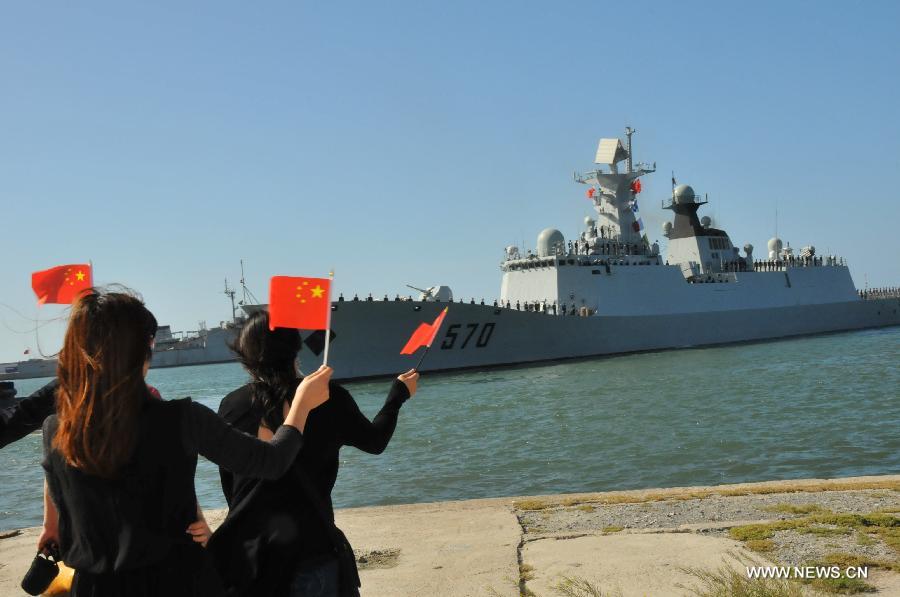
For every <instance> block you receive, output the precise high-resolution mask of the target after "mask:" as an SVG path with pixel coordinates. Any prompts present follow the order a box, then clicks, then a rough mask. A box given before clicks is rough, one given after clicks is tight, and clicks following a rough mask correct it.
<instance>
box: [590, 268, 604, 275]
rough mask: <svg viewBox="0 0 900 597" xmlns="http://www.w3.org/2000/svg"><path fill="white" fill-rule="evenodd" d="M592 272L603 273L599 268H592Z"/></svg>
mask: <svg viewBox="0 0 900 597" xmlns="http://www.w3.org/2000/svg"><path fill="white" fill-rule="evenodd" d="M591 273H592V274H601V273H603V272H601V271H600V270H599V269H592V270H591Z"/></svg>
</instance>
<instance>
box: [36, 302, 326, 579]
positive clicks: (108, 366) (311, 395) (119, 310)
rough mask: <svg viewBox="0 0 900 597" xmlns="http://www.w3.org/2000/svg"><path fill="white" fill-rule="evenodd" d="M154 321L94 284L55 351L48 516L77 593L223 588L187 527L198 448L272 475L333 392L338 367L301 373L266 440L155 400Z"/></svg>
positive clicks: (46, 538) (179, 404) (201, 411)
mask: <svg viewBox="0 0 900 597" xmlns="http://www.w3.org/2000/svg"><path fill="white" fill-rule="evenodd" d="M155 334H156V319H155V318H154V317H153V315H152V314H151V313H150V311H148V310H147V308H146V307H144V305H143V303H142V302H141V300H140V299H139V298H137V297H136V296H134V295H133V294H131V293H129V292H104V291H100V290H96V289H91V290H90V291H88V292H87V293H86V294H84V295H82V296H81V297H80V298H79V299H78V300H77V301H76V302H75V303H74V305H73V306H72V311H71V315H70V317H69V326H68V329H67V330H66V335H65V339H64V341H63V348H62V351H60V354H59V366H58V378H59V389H58V391H57V408H56V413H57V414H55V415H53V416H50V417H48V418H47V420H46V421H45V422H44V461H43V466H44V468H45V470H46V486H45V494H46V495H45V500H44V501H45V516H44V518H45V521H44V530H43V533H42V534H41V537H40V539H39V545H38V547H39V549H45V548H46V547H48V546H49V545H51V544H55V545H56V546H57V547H58V549H59V551H60V553H61V555H62V559H63V561H65V562H66V564H67V565H69V566H70V567H72V568H74V569H75V577H74V580H73V585H72V593H71V594H72V595H73V597H119V596H123V597H124V596H128V597H132V596H135V597H137V596H144V595H146V596H150V595H166V596H195V595H204V596H205V595H220V594H222V592H223V589H222V584H221V581H220V580H219V579H218V577H217V575H216V574H215V571H214V569H213V567H212V565H211V561H210V559H209V556H208V554H207V553H206V552H205V550H204V549H203V548H202V547H201V546H200V545H199V544H198V543H195V542H194V541H193V540H192V537H191V534H190V532H189V530H188V527H189V526H191V524H192V523H193V522H194V521H195V520H196V513H197V510H196V495H195V492H194V472H195V469H196V466H197V455H198V454H202V455H203V456H205V457H207V458H208V459H210V460H212V461H213V462H215V463H217V464H219V465H220V466H222V467H224V468H225V469H228V470H231V471H234V472H235V473H238V474H241V475H247V476H254V477H262V478H270V479H275V478H279V477H280V476H282V475H283V474H284V472H285V471H286V470H287V469H288V468H289V466H290V465H291V463H292V462H293V461H294V458H295V457H296V455H297V453H298V452H299V450H300V448H301V445H302V441H303V438H302V436H301V433H300V432H301V431H302V430H303V429H304V427H305V425H306V420H307V417H308V416H309V412H310V411H311V410H312V409H313V408H315V407H316V406H318V405H320V404H322V403H324V402H325V401H327V400H328V380H329V378H330V376H331V371H330V370H329V369H327V368H322V369H320V370H319V371H317V372H316V373H314V374H313V375H311V376H309V377H307V378H305V379H304V382H303V383H302V384H300V385H299V386H298V387H297V391H296V393H295V395H294V396H293V401H292V404H291V409H290V410H289V411H287V412H286V413H285V418H284V424H283V425H282V426H280V427H279V428H278V429H277V431H275V433H274V434H273V436H272V438H271V440H270V441H269V442H264V441H260V440H259V439H258V438H256V437H251V436H247V435H246V434H243V433H240V432H238V431H236V430H234V429H232V428H231V427H229V426H228V424H226V423H225V422H224V421H222V420H221V419H220V418H219V417H218V416H217V415H216V414H215V413H214V412H212V411H211V410H209V409H208V408H206V407H204V406H202V405H200V404H197V403H195V402H192V401H191V400H190V399H189V398H185V399H183V400H172V401H162V400H159V399H156V398H154V397H153V396H152V394H151V392H150V390H149V389H148V386H147V384H146V382H145V381H144V376H145V375H146V373H147V369H148V368H149V363H150V357H151V356H152V343H153V338H154V336H155Z"/></svg>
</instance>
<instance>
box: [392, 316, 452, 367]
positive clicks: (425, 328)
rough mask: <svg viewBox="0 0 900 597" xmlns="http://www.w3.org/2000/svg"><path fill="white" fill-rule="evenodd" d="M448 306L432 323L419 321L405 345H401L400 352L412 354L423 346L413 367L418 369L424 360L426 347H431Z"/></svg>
mask: <svg viewBox="0 0 900 597" xmlns="http://www.w3.org/2000/svg"><path fill="white" fill-rule="evenodd" d="M448 309H449V307H444V310H443V311H441V313H440V315H438V316H437V318H436V319H435V320H434V322H433V323H420V324H419V327H417V328H416V331H414V332H413V334H412V336H410V338H409V341H408V342H407V343H406V346H404V347H403V350H401V351H400V354H412V353H414V352H416V351H417V350H419V349H420V348H421V347H423V346H424V347H425V352H423V353H422V356H421V358H419V362H418V363H416V366H415V367H413V369H418V368H419V366H420V365H421V364H422V361H423V360H425V355H426V354H428V349H429V348H431V343H432V342H434V339H435V337H437V334H438V331H439V330H440V329H441V324H442V323H444V317H446V316H447V310H448Z"/></svg>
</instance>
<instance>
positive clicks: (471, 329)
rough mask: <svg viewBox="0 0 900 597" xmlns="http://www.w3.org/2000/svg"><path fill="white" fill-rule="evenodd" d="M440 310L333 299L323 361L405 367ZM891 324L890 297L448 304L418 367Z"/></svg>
mask: <svg viewBox="0 0 900 597" xmlns="http://www.w3.org/2000/svg"><path fill="white" fill-rule="evenodd" d="M445 306H447V305H446V304H444V303H439V302H417V301H416V302H410V301H398V302H394V301H389V302H383V301H376V302H365V301H360V302H355V301H353V302H341V303H334V307H335V311H334V312H333V314H332V332H333V340H332V344H331V348H330V356H329V361H330V363H329V364H330V365H331V366H332V367H333V368H334V376H335V378H336V379H341V380H350V379H361V378H371V377H380V376H388V375H396V374H397V373H400V372H402V371H406V370H408V369H410V368H411V367H413V366H414V365H415V363H416V361H417V360H418V356H419V354H421V353H417V354H414V355H406V356H404V355H400V349H401V348H402V347H403V345H404V344H405V343H406V341H407V339H408V338H409V336H410V335H411V334H412V332H413V330H414V329H415V328H416V326H417V325H418V324H419V323H420V322H422V321H431V320H433V319H434V318H435V317H437V315H438V313H440V311H441V309H443V308H444V307H445ZM894 325H900V299H897V298H891V299H878V300H862V299H860V300H855V301H847V302H840V303H829V304H820V305H796V306H785V307H779V308H762V309H752V308H750V309H735V310H722V311H716V312H693V313H678V314H668V315H620V316H615V315H594V316H590V317H580V316H562V315H556V316H554V315H549V314H545V313H539V312H526V311H519V310H516V309H515V308H513V309H507V308H501V307H492V306H490V305H478V304H476V305H472V304H468V303H453V304H451V305H450V309H449V311H448V313H447V317H446V319H445V321H444V324H443V326H442V327H441V330H440V332H439V334H438V336H437V338H436V339H435V341H434V344H433V345H432V347H431V350H430V352H429V354H428V356H427V357H426V358H425V361H424V362H423V364H422V366H421V367H420V370H421V371H423V372H427V371H452V370H463V369H479V368H490V367H498V366H508V365H520V364H527V363H539V362H545V361H559V360H564V359H574V358H587V357H595V356H604V355H615V354H623V353H631V352H641V351H652V350H664V349H675V348H688V347H698V346H711V345H716V344H728V343H736V342H749V341H760V340H771V339H776V338H784V337H790V336H802V335H811V334H822V333H829V332H839V331H847V330H858V329H866V328H876V327H884V326H894ZM307 334H309V332H307V333H305V335H307ZM420 350H421V349H420ZM317 352H318V351H315V352H314V351H313V350H311V349H310V348H309V347H308V346H305V347H304V348H303V350H302V351H301V353H300V365H301V368H302V369H303V370H304V371H309V370H312V369H314V368H316V367H318V366H319V365H320V364H321V362H322V355H321V353H320V352H318V354H317Z"/></svg>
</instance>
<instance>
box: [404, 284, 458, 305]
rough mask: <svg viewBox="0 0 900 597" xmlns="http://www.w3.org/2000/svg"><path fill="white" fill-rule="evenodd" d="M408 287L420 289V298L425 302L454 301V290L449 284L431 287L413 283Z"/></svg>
mask: <svg viewBox="0 0 900 597" xmlns="http://www.w3.org/2000/svg"><path fill="white" fill-rule="evenodd" d="M406 287H407V288H412V289H413V290H418V291H419V293H420V294H419V300H420V301H424V302H439V303H452V302H453V291H452V290H450V287H449V286H431V287H430V288H418V287H416V286H413V285H411V284H407V285H406Z"/></svg>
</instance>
